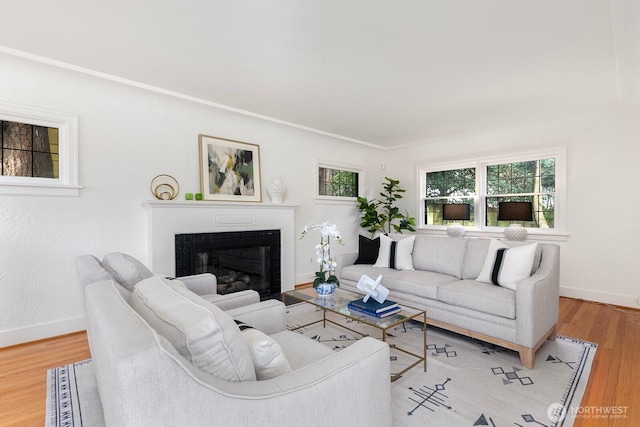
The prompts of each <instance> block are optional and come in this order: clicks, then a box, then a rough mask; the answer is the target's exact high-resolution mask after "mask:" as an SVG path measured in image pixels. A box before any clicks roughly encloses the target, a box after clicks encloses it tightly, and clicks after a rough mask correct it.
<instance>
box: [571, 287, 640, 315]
mask: <svg viewBox="0 0 640 427" xmlns="http://www.w3.org/2000/svg"><path fill="white" fill-rule="evenodd" d="M560 296H563V297H569V298H575V299H583V300H586V301H592V302H595V303H601V304H613V305H619V306H622V307H629V308H634V309H640V305H639V304H638V299H639V297H638V296H636V295H622V294H614V293H611V292H600V291H592V290H588V289H578V288H572V287H568V286H560Z"/></svg>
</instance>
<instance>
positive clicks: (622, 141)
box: [386, 106, 640, 308]
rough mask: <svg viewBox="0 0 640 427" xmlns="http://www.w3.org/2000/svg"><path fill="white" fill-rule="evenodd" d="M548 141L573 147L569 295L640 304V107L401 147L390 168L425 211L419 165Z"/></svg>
mask: <svg viewBox="0 0 640 427" xmlns="http://www.w3.org/2000/svg"><path fill="white" fill-rule="evenodd" d="M541 145H547V146H558V145H564V146H566V147H567V151H568V154H567V157H568V160H567V187H568V188H567V227H568V232H569V236H568V237H567V238H566V239H564V240H563V241H559V242H552V243H558V244H559V245H560V246H561V273H560V274H561V278H560V286H561V294H562V295H565V296H571V297H575V298H584V299H589V300H595V301H601V302H606V303H612V304H618V305H626V306H629V307H636V308H637V307H639V306H640V305H639V304H637V300H638V296H639V295H640V252H639V251H638V249H637V247H638V242H639V238H640V220H639V218H638V215H639V214H640V197H638V191H639V188H640V175H638V172H637V171H638V164H639V162H640V107H639V106H620V107H611V108H608V109H605V110H603V111H599V112H594V113H590V114H584V115H582V116H581V117H576V118H571V119H559V120H557V121H553V122H547V123H538V124H532V125H527V126H524V125H523V126H510V127H505V128H503V129H500V130H498V131H492V132H484V133H478V134H474V135H461V136H457V137H452V138H448V139H443V140H439V141H435V142H431V143H429V144H423V145H420V146H416V147H407V148H403V149H399V150H394V151H392V152H390V154H389V155H388V158H387V161H386V163H387V170H386V172H387V174H388V175H389V176H392V177H394V178H396V179H400V180H401V183H402V186H403V187H404V188H406V189H407V190H408V191H407V193H406V194H407V196H406V198H405V199H404V203H403V205H404V206H405V207H406V208H407V209H409V211H410V212H412V213H413V214H415V215H416V216H417V213H416V212H417V206H416V190H415V188H416V182H417V172H416V168H417V165H418V164H421V163H428V162H429V161H434V162H437V161H438V160H440V159H444V158H446V159H449V158H451V157H454V158H455V157H456V156H460V157H468V156H472V155H473V154H475V153H478V154H486V153H487V152H490V151H496V150H497V151H507V152H509V151H512V150H526V149H530V148H535V147H539V146H541ZM407 164H409V165H411V166H410V167H407ZM617 206H621V207H622V208H621V209H619V208H618V207H617Z"/></svg>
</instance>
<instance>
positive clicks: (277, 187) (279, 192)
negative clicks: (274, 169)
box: [267, 174, 287, 203]
mask: <svg viewBox="0 0 640 427" xmlns="http://www.w3.org/2000/svg"><path fill="white" fill-rule="evenodd" d="M286 192H287V187H286V186H285V185H284V184H283V183H282V179H280V175H279V174H276V176H275V177H274V178H273V179H272V180H271V184H269V187H267V194H269V198H270V199H271V203H282V200H283V199H284V193H286Z"/></svg>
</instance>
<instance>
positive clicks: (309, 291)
mask: <svg viewBox="0 0 640 427" xmlns="http://www.w3.org/2000/svg"><path fill="white" fill-rule="evenodd" d="M363 296H364V295H361V294H357V293H355V292H351V291H346V290H343V289H336V291H335V292H334V294H333V295H331V296H324V297H318V295H317V294H316V291H315V289H313V288H302V289H296V290H293V291H286V292H283V293H282V302H286V301H285V300H286V298H292V299H294V300H296V301H301V302H305V303H308V304H311V305H314V306H316V307H318V308H321V309H322V319H320V320H315V321H313V322H310V323H307V324H304V325H301V326H297V327H295V328H293V329H291V330H292V331H295V330H298V329H302V328H306V327H307V326H310V325H314V324H316V323H320V322H322V326H323V327H326V326H327V322H329V323H332V324H334V325H336V326H338V327H341V328H343V329H347V330H349V331H351V332H354V333H356V334H358V335H361V336H366V334H363V333H362V332H360V331H356V330H354V329H351V328H349V327H348V326H345V325H343V324H341V323H339V322H336V321H334V320H332V319H327V312H329V313H334V314H337V315H340V316H344V317H347V318H349V319H352V320H355V321H357V322H361V323H364V324H365V325H367V326H370V327H372V328H375V329H379V330H380V331H382V341H383V342H387V331H388V330H389V329H391V328H394V327H395V326H398V325H402V326H403V327H406V326H405V324H406V322H408V321H410V320H415V321H418V322H421V323H422V350H423V354H422V355H419V354H415V353H413V352H411V351H409V350H406V349H403V348H400V347H398V346H397V345H395V344H389V347H390V348H392V349H395V350H398V351H400V352H402V353H405V354H408V355H409V356H412V357H415V358H416V359H417V360H416V361H415V362H413V363H411V364H410V365H409V366H408V367H406V368H404V369H403V370H402V371H400V372H397V373H396V374H392V375H391V382H393V381H395V380H397V379H398V378H400V377H401V376H402V374H404V373H405V372H407V371H408V370H409V369H411V368H413V367H414V366H417V365H419V364H420V362H423V363H424V372H427V312H426V311H425V310H420V309H417V308H414V307H409V306H406V305H404V304H398V305H399V306H400V308H401V309H402V310H401V311H400V312H399V313H397V314H393V315H391V316H388V317H384V318H378V317H375V316H369V315H367V314H364V313H360V312H356V311H351V310H349V308H348V307H347V304H348V303H349V302H350V301H353V300H355V299H359V298H362V297H363ZM420 317H422V319H420Z"/></svg>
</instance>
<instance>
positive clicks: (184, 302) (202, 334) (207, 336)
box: [130, 276, 256, 381]
mask: <svg viewBox="0 0 640 427" xmlns="http://www.w3.org/2000/svg"><path fill="white" fill-rule="evenodd" d="M163 285H164V286H163ZM130 303H131V306H132V307H133V308H134V310H136V311H137V312H138V313H139V314H140V315H141V316H142V317H143V318H144V319H145V320H146V321H147V322H148V323H149V324H150V325H151V327H153V328H154V329H155V330H156V331H157V332H158V333H159V334H160V335H162V336H164V337H165V338H167V339H168V340H169V342H171V344H172V345H173V346H174V347H175V348H176V350H177V351H178V352H179V353H180V354H181V355H182V356H183V357H185V358H186V359H187V360H189V361H190V362H191V363H193V365H195V366H196V367H198V368H200V369H202V370H203V371H205V372H207V373H209V374H211V375H214V376H215V377H217V378H220V379H224V380H227V381H255V380H256V375H255V371H254V367H253V362H252V360H251V355H250V354H249V349H248V347H247V345H246V343H245V341H244V339H243V338H242V335H241V333H240V329H239V328H238V326H237V325H236V324H235V322H234V321H233V319H232V318H231V317H230V316H229V315H228V314H226V313H225V312H223V311H222V310H221V309H220V308H218V307H216V306H215V305H214V304H211V303H210V302H208V301H206V300H204V299H202V298H200V297H199V296H197V295H196V294H194V293H192V292H191V291H189V290H187V289H185V288H184V287H183V286H180V285H179V284H174V283H172V281H168V282H166V284H165V282H164V281H163V280H162V279H161V278H159V277H156V276H153V277H150V278H148V279H145V280H142V281H141V282H139V283H138V284H137V285H136V286H135V289H134V291H133V295H132V296H131V302H130Z"/></svg>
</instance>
